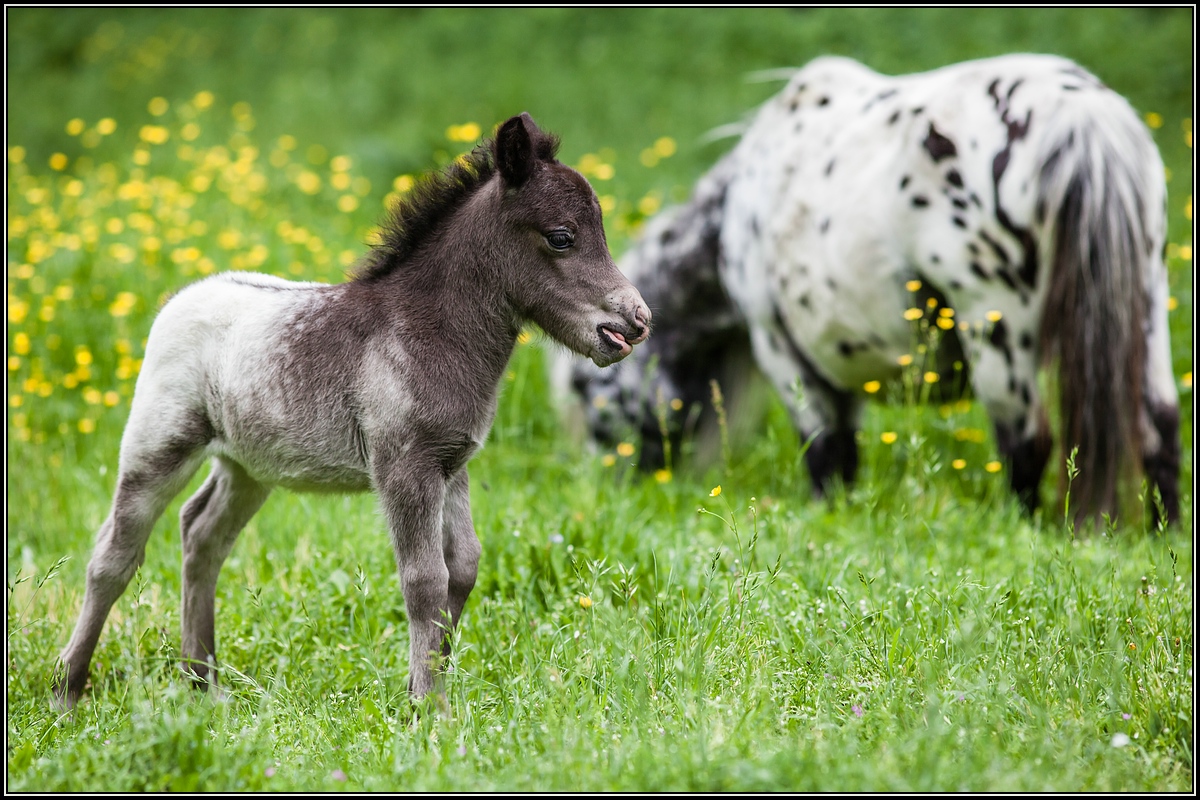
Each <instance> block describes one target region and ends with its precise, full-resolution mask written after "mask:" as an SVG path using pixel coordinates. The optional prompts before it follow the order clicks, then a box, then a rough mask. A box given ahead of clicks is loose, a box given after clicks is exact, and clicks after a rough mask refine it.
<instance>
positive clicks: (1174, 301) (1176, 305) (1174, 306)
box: [1167, 297, 1179, 311]
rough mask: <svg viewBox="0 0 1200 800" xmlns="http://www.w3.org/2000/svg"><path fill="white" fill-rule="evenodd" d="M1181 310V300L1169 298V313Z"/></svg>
mask: <svg viewBox="0 0 1200 800" xmlns="http://www.w3.org/2000/svg"><path fill="white" fill-rule="evenodd" d="M1177 308H1179V299H1178V298H1176V297H1168V298H1167V311H1174V310H1175V309H1177Z"/></svg>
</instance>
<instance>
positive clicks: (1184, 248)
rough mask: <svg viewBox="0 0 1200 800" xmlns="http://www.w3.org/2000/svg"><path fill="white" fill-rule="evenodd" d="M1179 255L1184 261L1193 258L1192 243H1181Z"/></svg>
mask: <svg viewBox="0 0 1200 800" xmlns="http://www.w3.org/2000/svg"><path fill="white" fill-rule="evenodd" d="M1179 257H1180V258H1182V259H1183V260H1184V261H1191V260H1192V246H1191V245H1190V244H1181V245H1179Z"/></svg>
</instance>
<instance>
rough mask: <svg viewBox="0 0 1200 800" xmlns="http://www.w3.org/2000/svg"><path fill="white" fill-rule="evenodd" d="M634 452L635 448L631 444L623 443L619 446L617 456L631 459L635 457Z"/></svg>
mask: <svg viewBox="0 0 1200 800" xmlns="http://www.w3.org/2000/svg"><path fill="white" fill-rule="evenodd" d="M633 452H634V447H633V445H632V444H630V443H629V442H621V443H620V444H619V445H617V455H619V456H620V457H621V458H629V457H630V456H631V455H633Z"/></svg>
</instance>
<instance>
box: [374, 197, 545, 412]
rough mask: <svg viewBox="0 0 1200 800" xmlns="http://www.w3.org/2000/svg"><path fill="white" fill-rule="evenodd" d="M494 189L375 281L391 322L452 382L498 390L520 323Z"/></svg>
mask: <svg viewBox="0 0 1200 800" xmlns="http://www.w3.org/2000/svg"><path fill="white" fill-rule="evenodd" d="M493 188H494V187H491V186H485V187H482V188H481V189H480V190H479V191H478V192H477V193H476V195H475V196H473V197H471V198H470V199H469V200H468V201H467V202H466V203H464V204H463V206H461V207H460V208H459V209H457V210H456V211H455V212H454V213H453V214H452V215H451V216H450V218H449V219H448V220H447V223H446V225H445V227H444V228H443V229H442V230H440V231H438V232H437V233H436V234H435V235H434V236H433V237H431V239H430V241H429V242H428V243H427V244H426V245H425V246H423V247H422V248H420V249H419V250H418V251H417V252H416V253H414V254H413V256H412V257H411V258H410V259H409V260H408V263H404V264H399V265H397V266H396V268H395V269H394V270H393V271H392V272H391V273H389V274H388V275H386V276H384V277H383V278H381V279H379V280H377V281H374V282H372V283H371V284H370V289H371V291H373V292H374V293H376V296H375V298H374V302H375V303H377V304H378V306H379V307H381V308H384V309H386V313H387V316H388V319H387V321H386V323H385V324H387V325H389V326H390V330H392V331H394V332H395V335H397V336H399V337H400V338H401V339H402V341H403V345H404V347H405V349H406V350H408V351H409V352H410V353H411V354H412V356H413V357H414V360H415V363H416V364H417V365H420V367H421V368H423V369H427V370H428V371H429V372H431V373H432V374H433V375H434V376H436V378H437V379H438V380H440V381H444V385H446V387H447V389H449V388H450V387H455V388H458V389H460V390H463V391H470V392H483V391H485V390H489V393H490V392H494V391H495V388H496V385H497V384H498V383H499V381H500V377H501V375H502V374H503V373H504V369H505V366H506V365H507V364H508V360H509V358H510V356H511V355H512V352H513V349H514V348H515V346H516V338H517V334H518V332H519V330H520V323H521V319H520V315H519V313H518V312H517V310H516V309H515V308H514V307H513V306H512V303H511V302H510V301H509V299H508V295H507V292H506V290H505V289H506V286H507V283H508V281H507V280H506V279H505V278H504V273H503V268H504V262H503V258H504V257H505V254H504V252H503V251H502V250H500V249H498V248H497V247H496V242H497V240H498V239H499V238H500V237H499V235H498V234H497V230H496V228H497V225H498V223H497V222H496V220H495V214H494V210H492V209H489V208H487V204H490V203H494V202H495V201H496V198H495V196H494V193H493V192H492V191H491V190H492V189H493Z"/></svg>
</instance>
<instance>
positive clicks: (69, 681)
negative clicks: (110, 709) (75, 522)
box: [55, 433, 201, 706]
mask: <svg viewBox="0 0 1200 800" xmlns="http://www.w3.org/2000/svg"><path fill="white" fill-rule="evenodd" d="M132 438H133V437H130V436H129V435H128V433H127V434H126V439H127V440H131V439H132ZM200 460H201V454H200V451H199V447H198V446H195V445H194V446H193V447H191V448H187V449H185V448H183V447H182V446H179V445H178V444H177V445H176V446H175V447H165V448H162V449H161V450H159V451H157V452H152V453H146V452H141V453H136V454H131V453H126V452H123V453H122V458H121V462H122V469H121V472H120V474H119V475H118V477H117V490H116V494H115V495H114V497H113V504H112V510H111V511H110V512H109V515H108V519H106V520H105V521H104V524H103V525H102V526H101V527H100V533H99V535H98V536H97V537H96V547H95V550H93V551H92V558H91V560H90V561H89V562H88V566H87V584H86V589H85V590H84V595H83V610H82V611H81V612H80V614H79V622H78V623H76V626H75V632H74V634H72V636H71V640H70V641H69V642H68V643H67V646H66V648H64V649H63V651H62V654H61V655H60V657H59V658H60V660H61V661H62V664H63V668H64V669H65V674H64V675H63V676H62V678H61V679H60V680H59V682H58V684H57V685H56V686H55V694H56V695H57V696H58V698H59V700H60V701H61V702H63V703H64V704H65V705H67V706H72V705H74V704H75V702H76V701H77V700H78V699H79V695H80V694H81V693H82V691H83V686H84V684H85V683H86V682H87V677H88V665H89V664H90V663H91V660H92V653H93V652H94V651H95V649H96V643H97V641H99V639H100V632H101V630H102V629H103V627H104V621H105V620H106V619H107V618H108V612H109V611H110V610H111V609H112V605H113V603H115V602H116V600H117V598H118V597H120V596H121V594H122V593H123V592H124V591H125V587H126V586H128V585H129V581H130V579H131V578H132V577H133V575H134V573H135V572H137V569H138V567H139V566H141V564H142V561H143V560H144V559H145V556H146V540H147V539H148V538H149V537H150V531H151V530H152V529H153V528H154V523H155V522H156V521H157V520H158V518H159V517H160V516H161V515H162V512H163V510H164V509H165V508H166V507H167V504H168V503H169V502H170V501H171V498H173V497H174V496H175V495H176V494H178V493H179V491H180V490H181V489H183V487H184V485H185V484H186V483H187V482H188V480H189V479H190V478H191V477H192V475H193V474H194V473H195V471H196V468H197V467H199V465H200Z"/></svg>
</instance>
